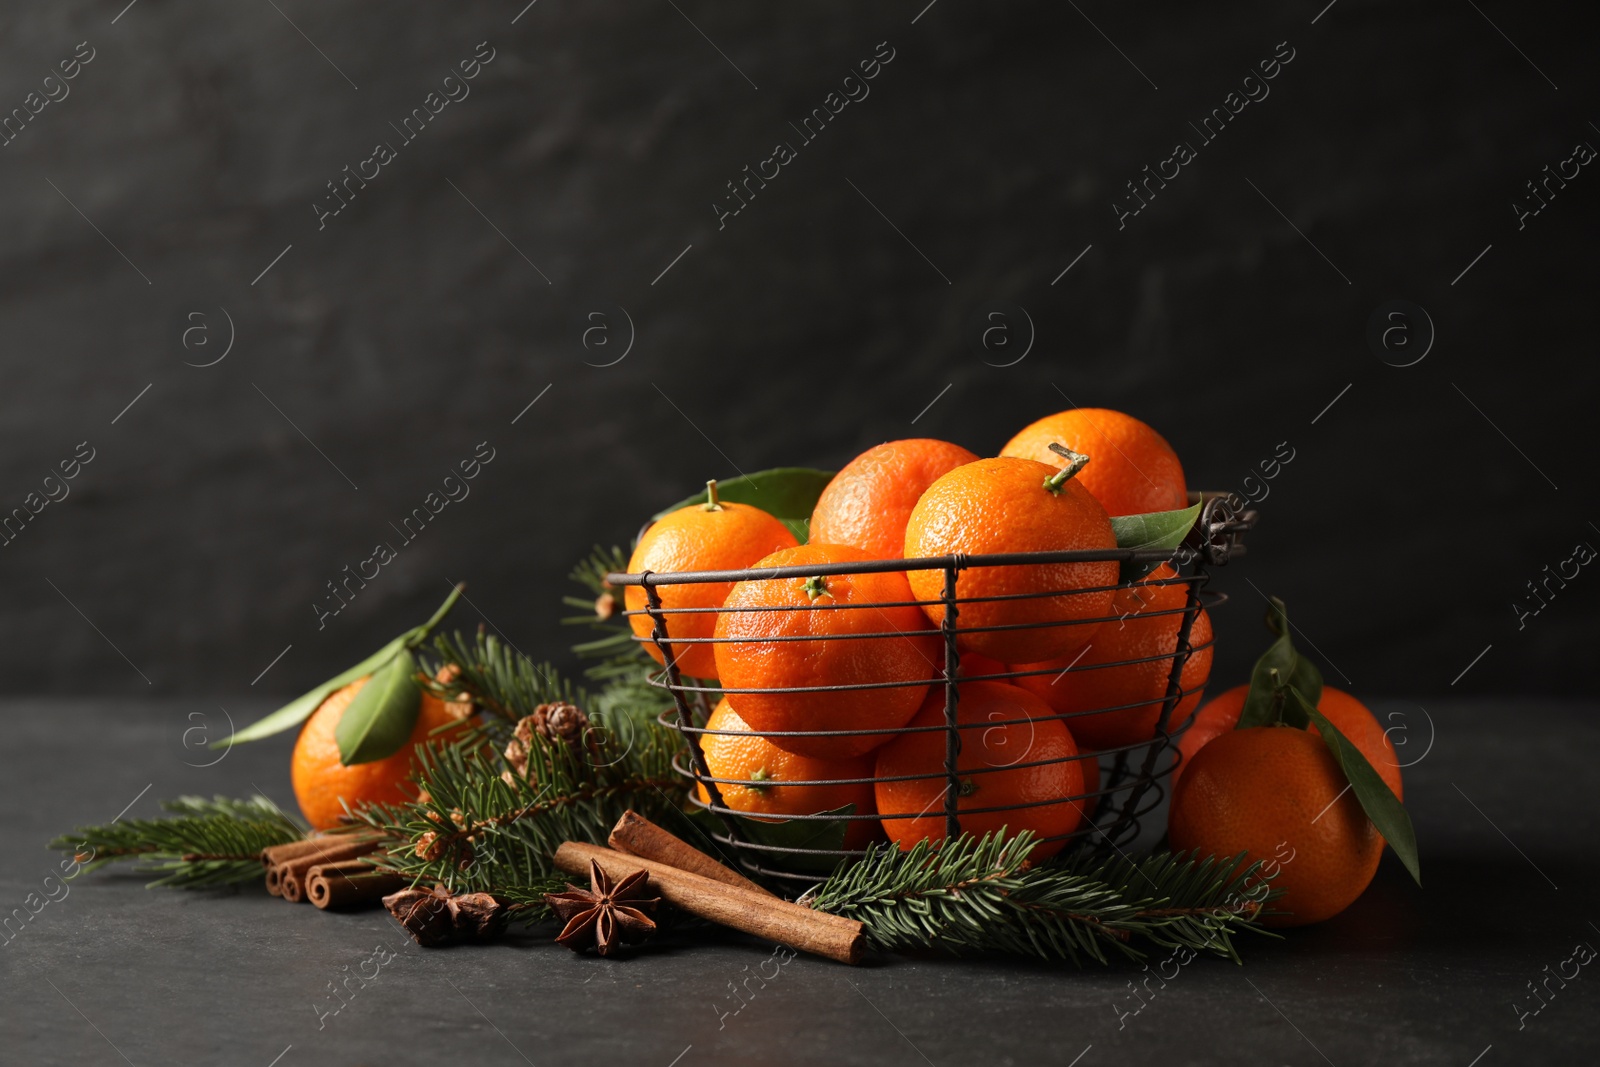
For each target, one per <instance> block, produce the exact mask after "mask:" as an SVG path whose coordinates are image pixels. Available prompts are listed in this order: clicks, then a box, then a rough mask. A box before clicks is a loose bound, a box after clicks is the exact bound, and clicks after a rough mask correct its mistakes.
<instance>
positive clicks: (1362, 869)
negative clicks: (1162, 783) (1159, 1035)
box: [1168, 726, 1383, 926]
mask: <svg viewBox="0 0 1600 1067" xmlns="http://www.w3.org/2000/svg"><path fill="white" fill-rule="evenodd" d="M1348 784H1349V783H1348V782H1347V781H1346V780H1345V776H1344V774H1343V772H1342V771H1340V769H1339V765H1338V763H1337V762H1335V760H1334V758H1333V754H1332V753H1331V752H1329V751H1328V746H1327V745H1326V744H1324V743H1323V741H1322V739H1321V738H1319V737H1316V736H1314V735H1312V734H1311V733H1309V732H1307V731H1305V730H1297V729H1295V728H1293V727H1290V726H1255V727H1251V728H1248V729H1244V730H1231V731H1229V732H1228V733H1225V734H1223V735H1222V736H1220V737H1217V738H1216V739H1215V740H1213V741H1212V742H1211V743H1210V744H1208V745H1206V746H1205V747H1204V748H1202V749H1201V750H1200V751H1199V752H1198V753H1197V754H1196V755H1195V757H1194V762H1193V763H1192V764H1191V765H1190V767H1189V770H1188V772H1187V773H1186V774H1184V776H1183V779H1182V780H1181V781H1180V782H1179V783H1178V785H1177V787H1176V789H1175V790H1174V792H1173V796H1172V815H1171V819H1170V821H1169V823H1168V834H1169V836H1170V838H1171V840H1172V847H1173V849H1174V850H1175V851H1182V852H1187V851H1190V850H1193V851H1195V852H1197V853H1198V854H1199V855H1201V856H1216V857H1218V858H1231V857H1233V856H1236V855H1238V854H1239V853H1241V852H1243V853H1246V854H1247V857H1248V859H1249V860H1251V861H1260V862H1262V863H1263V864H1266V865H1268V866H1269V868H1270V867H1272V866H1276V867H1277V874H1276V876H1275V877H1273V878H1272V880H1271V883H1270V884H1271V885H1272V886H1273V887H1275V888H1280V889H1283V890H1284V891H1285V892H1284V895H1283V896H1282V897H1280V898H1278V899H1277V900H1274V901H1273V902H1272V903H1271V904H1270V907H1271V908H1272V909H1273V910H1274V911H1276V912H1282V913H1283V914H1264V915H1262V916H1261V921H1262V923H1263V924H1264V925H1266V926H1303V925H1306V924H1308V923H1315V922H1321V921H1323V920H1324V919H1330V918H1332V917H1333V916H1335V915H1337V914H1339V913H1340V912H1341V911H1343V910H1344V909H1345V908H1347V907H1349V906H1350V905H1351V904H1352V903H1354V902H1355V899H1356V898H1357V897H1359V896H1360V895H1361V894H1362V892H1363V891H1364V890H1365V889H1366V888H1367V885H1368V884H1369V883H1370V882H1371V881H1372V876H1373V875H1374V874H1375V873H1376V872H1377V870H1378V859H1379V857H1380V856H1381V855H1382V854H1383V838H1382V837H1381V836H1380V835H1379V834H1378V830H1377V827H1375V826H1373V825H1372V821H1371V820H1370V819H1368V818H1367V813H1366V812H1365V811H1363V810H1362V807H1361V802H1360V801H1359V800H1357V799H1356V796H1355V793H1354V792H1353V791H1351V790H1349V789H1348ZM1284 849H1288V850H1289V851H1288V855H1287V856H1285V855H1284V852H1283V850H1284Z"/></svg>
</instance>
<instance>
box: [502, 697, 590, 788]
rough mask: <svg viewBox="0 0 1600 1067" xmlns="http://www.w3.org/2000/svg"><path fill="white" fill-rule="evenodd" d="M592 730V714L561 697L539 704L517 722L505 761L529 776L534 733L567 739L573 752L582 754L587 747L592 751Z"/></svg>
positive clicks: (517, 770)
mask: <svg viewBox="0 0 1600 1067" xmlns="http://www.w3.org/2000/svg"><path fill="white" fill-rule="evenodd" d="M591 731H592V727H591V726H590V724H589V716H587V715H585V714H584V713H583V711H582V709H580V708H579V707H578V706H577V705H576V704H568V703H566V702H565V701H560V700H558V701H554V702H552V703H549V704H540V705H539V706H538V707H536V708H534V709H533V714H531V715H527V716H524V717H523V718H522V719H521V720H520V721H519V722H518V723H517V728H516V730H515V731H514V732H513V733H512V735H511V741H510V743H508V744H507V745H506V762H507V763H509V764H511V766H512V767H513V768H515V769H516V772H517V776H518V777H522V778H526V777H527V776H528V748H529V746H530V745H532V744H533V736H534V734H538V735H539V736H540V737H542V738H544V739H545V740H546V741H551V742H556V741H560V742H565V743H566V745H567V746H568V747H569V748H570V749H572V752H573V754H574V755H577V756H580V757H581V756H582V754H583V751H584V749H585V748H588V749H590V750H591V751H592V750H593V749H594V747H595V742H594V739H593V737H592V736H591Z"/></svg>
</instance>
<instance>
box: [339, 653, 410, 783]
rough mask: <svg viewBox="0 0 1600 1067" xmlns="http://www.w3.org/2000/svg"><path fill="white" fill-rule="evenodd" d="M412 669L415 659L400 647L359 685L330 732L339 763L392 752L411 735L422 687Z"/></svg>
mask: <svg viewBox="0 0 1600 1067" xmlns="http://www.w3.org/2000/svg"><path fill="white" fill-rule="evenodd" d="M416 673H417V661H416V659H415V658H414V657H413V656H412V655H411V650H410V649H409V648H407V649H401V651H400V653H399V654H398V655H396V656H395V657H394V658H393V659H391V660H390V661H389V662H388V663H386V664H385V665H384V666H383V667H382V668H380V669H379V670H378V671H376V672H375V673H374V674H373V675H372V680H371V681H370V682H368V683H367V684H366V685H364V686H362V687H361V691H360V692H359V693H357V694H356V695H355V699H354V700H352V701H350V706H349V707H347V708H345V709H344V714H343V715H341V716H339V725H338V726H337V727H336V728H335V729H334V732H333V736H334V739H335V740H337V741H338V742H339V762H340V763H343V764H344V765H346V766H349V765H351V764H354V763H371V762H372V761H373V760H380V759H383V758H384V757H385V756H392V755H394V754H395V753H396V752H399V751H400V749H401V747H402V746H403V745H405V743H406V742H407V741H409V740H410V739H411V731H412V730H413V729H415V728H416V725H417V713H418V712H419V711H421V710H422V688H421V687H420V686H418V685H417V680H416V677H415V676H416Z"/></svg>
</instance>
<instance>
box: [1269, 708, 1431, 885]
mask: <svg viewBox="0 0 1600 1067" xmlns="http://www.w3.org/2000/svg"><path fill="white" fill-rule="evenodd" d="M1289 699H1290V700H1292V701H1295V702H1296V703H1297V704H1298V705H1299V706H1300V710H1301V711H1303V712H1304V713H1305V715H1306V717H1307V718H1309V719H1310V720H1311V721H1312V722H1313V723H1315V724H1316V727H1317V733H1318V734H1320V735H1321V736H1322V740H1323V741H1324V742H1326V743H1327V746H1328V749H1329V751H1331V752H1332V753H1333V758H1334V761H1335V762H1337V763H1338V764H1339V769H1340V770H1341V771H1343V772H1344V776H1345V780H1346V781H1348V782H1349V783H1350V791H1351V792H1353V793H1354V794H1355V795H1356V800H1358V801H1359V802H1360V803H1361V810H1362V811H1364V812H1366V813H1367V818H1369V819H1371V820H1372V825H1373V826H1376V827H1377V828H1378V833H1380V834H1382V835H1383V839H1384V840H1385V841H1387V842H1389V847H1390V848H1392V849H1394V854H1395V855H1396V856H1399V857H1400V862H1401V863H1403V864H1405V867H1406V870H1407V871H1409V872H1410V873H1411V877H1412V878H1414V879H1415V880H1416V883H1417V884H1418V885H1421V884H1422V868H1421V866H1420V865H1419V863H1418V860H1417V832H1416V830H1415V829H1414V828H1413V827H1412V825H1411V816H1410V815H1407V814H1406V809H1405V806H1404V805H1403V804H1401V803H1400V798H1399V797H1397V796H1395V795H1394V790H1392V789H1390V788H1389V785H1388V783H1387V782H1385V781H1384V780H1383V778H1382V777H1380V776H1379V774H1378V772H1377V771H1375V770H1373V768H1372V764H1370V763H1368V762H1367V757H1365V756H1363V755H1362V754H1361V750H1360V749H1359V748H1357V747H1356V746H1355V745H1353V744H1352V743H1351V742H1350V739H1349V738H1347V737H1345V736H1344V734H1342V733H1340V732H1339V728H1338V727H1337V726H1335V725H1333V723H1331V722H1329V721H1328V717H1327V716H1326V715H1323V714H1322V712H1320V711H1318V710H1317V709H1316V708H1314V707H1313V706H1312V705H1311V703H1310V702H1309V701H1307V700H1306V698H1305V696H1304V695H1303V694H1301V693H1300V691H1299V690H1297V689H1295V688H1293V687H1290V689H1289Z"/></svg>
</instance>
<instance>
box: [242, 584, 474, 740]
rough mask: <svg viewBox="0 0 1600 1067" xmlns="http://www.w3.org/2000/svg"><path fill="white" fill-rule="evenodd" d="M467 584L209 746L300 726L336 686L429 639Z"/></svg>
mask: <svg viewBox="0 0 1600 1067" xmlns="http://www.w3.org/2000/svg"><path fill="white" fill-rule="evenodd" d="M465 588H466V587H465V586H464V585H461V584H457V585H456V587H455V588H454V589H452V590H450V595H449V596H447V597H445V600H444V603H443V604H441V605H439V609H438V610H437V611H435V612H434V613H433V616H432V617H431V618H430V619H428V621H427V622H425V623H423V624H422V625H421V626H414V627H412V628H411V629H409V630H407V631H406V632H405V633H403V634H401V635H400V636H399V637H397V638H395V639H394V640H393V641H390V642H389V643H388V644H387V645H384V646H383V647H382V648H380V649H378V651H376V652H374V653H373V654H372V655H370V656H368V657H367V658H366V659H364V660H362V661H361V662H360V663H357V664H356V665H355V666H354V667H351V668H350V669H349V670H346V671H341V672H340V673H338V674H336V675H334V676H333V677H332V678H329V679H328V680H327V681H326V682H323V683H322V684H321V685H319V686H317V687H316V688H315V689H312V690H309V691H307V692H304V693H301V694H300V695H299V696H297V697H295V698H294V699H293V700H291V701H289V703H287V704H285V705H284V706H283V707H281V708H279V709H278V710H277V711H274V712H273V713H271V714H270V715H267V716H266V717H264V718H261V719H257V720H256V721H255V722H253V723H251V724H250V725H249V726H246V727H245V728H244V729H243V730H240V731H239V732H238V733H236V734H234V735H233V736H232V737H228V738H224V739H223V740H221V741H213V742H212V743H211V745H210V747H211V748H227V747H228V746H229V745H237V744H242V743H243V742H245V741H259V740H261V739H262V738H263V737H271V736H272V735H273V734H278V733H282V732H283V731H285V730H289V729H292V728H294V727H296V726H299V725H300V724H301V723H303V722H305V721H306V719H307V718H309V717H310V715H311V713H312V712H313V711H316V710H317V708H319V707H321V706H322V702H323V701H324V700H326V699H328V697H329V695H331V694H332V693H333V692H334V690H336V689H342V688H344V687H345V686H347V685H349V684H350V683H351V682H353V681H355V680H356V679H357V678H364V677H366V676H367V675H369V674H372V673H373V672H374V671H378V670H381V669H382V668H383V666H384V664H386V663H388V662H389V661H390V660H392V659H394V657H395V654H396V653H398V652H399V651H400V650H401V649H409V648H416V647H417V646H418V645H420V644H421V643H422V642H423V641H425V640H427V638H428V635H429V634H430V633H432V632H433V628H434V627H435V626H437V625H439V623H441V622H442V621H444V617H445V616H446V615H448V614H450V609H451V608H453V607H455V603H456V601H457V600H459V599H460V598H461V591H462V590H463V589H465Z"/></svg>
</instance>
